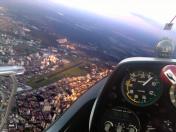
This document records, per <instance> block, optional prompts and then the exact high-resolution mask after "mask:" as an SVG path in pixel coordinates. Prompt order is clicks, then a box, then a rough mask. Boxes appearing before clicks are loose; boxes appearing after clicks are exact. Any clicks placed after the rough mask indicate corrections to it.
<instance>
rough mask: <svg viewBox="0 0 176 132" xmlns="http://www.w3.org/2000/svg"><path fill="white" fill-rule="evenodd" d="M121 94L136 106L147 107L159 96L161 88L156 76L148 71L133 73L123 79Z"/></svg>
mask: <svg viewBox="0 0 176 132" xmlns="http://www.w3.org/2000/svg"><path fill="white" fill-rule="evenodd" d="M122 93H123V96H124V97H125V99H126V100H127V101H128V102H130V103H132V104H133V105H136V106H141V107H144V106H149V105H151V104H153V103H155V102H156V101H157V100H158V99H159V98H160V96H161V93H162V86H161V83H160V80H159V78H158V76H157V75H156V74H154V73H152V72H148V71H134V72H131V73H129V74H127V75H126V76H125V77H124V80H123V83H122Z"/></svg>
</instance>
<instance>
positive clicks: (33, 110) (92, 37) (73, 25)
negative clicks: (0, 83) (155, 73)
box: [0, 0, 161, 132]
mask: <svg viewBox="0 0 176 132" xmlns="http://www.w3.org/2000/svg"><path fill="white" fill-rule="evenodd" d="M9 1H10V2H9ZM40 2H41V1H37V2H36V3H35V2H30V1H27V0H26V2H24V1H21V0H14V1H11V0H7V1H0V65H1V66H6V65H8V66H13V65H18V66H23V67H24V68H25V73H24V75H20V76H18V77H17V79H18V89H17V94H16V96H15V103H14V104H13V108H12V111H11V113H10V115H9V118H8V120H7V123H6V124H5V127H4V131H9V132H16V131H19V132H22V131H25V132H28V131H30V132H31V131H33V132H40V131H43V130H44V129H46V128H47V127H48V126H49V125H50V124H51V123H52V122H54V121H55V120H56V118H58V117H59V116H61V115H62V114H63V113H64V112H65V110H67V109H68V108H69V107H70V105H71V104H72V103H73V102H74V101H75V100H76V99H77V98H78V97H80V96H81V95H82V94H84V93H85V92H86V91H87V90H88V89H89V88H91V87H92V86H93V85H95V84H96V83H97V82H98V81H100V80H102V79H103V78H106V77H107V76H108V75H110V74H111V73H112V71H113V70H114V68H115V67H116V66H117V64H118V62H119V61H120V60H122V59H124V58H127V57H131V56H154V53H153V47H154V44H155V43H157V42H158V41H159V40H160V39H161V34H159V35H158V34H156V33H155V32H152V33H151V30H152V26H151V27H149V28H147V30H146V31H144V30H143V29H142V28H141V27H134V26H133V24H131V25H126V26H125V24H126V23H125V22H123V21H120V20H119V21H118V22H117V21H113V20H109V19H108V20H107V19H105V18H104V17H97V16H94V15H93V14H91V13H90V14H89V13H88V12H85V13H83V12H80V11H78V10H74V9H70V8H67V7H64V6H56V5H52V4H48V3H47V2H43V4H41V3H40ZM133 15H134V17H135V18H137V19H139V18H140V16H138V15H137V14H133ZM86 18H87V19H86ZM140 19H145V18H140ZM143 21H145V20H143ZM143 24H144V26H145V24H146V23H145V22H143ZM136 28H137V30H136ZM129 30H132V31H134V32H129ZM153 30H154V29H153ZM160 30H161V29H160V28H159V29H158V31H160ZM154 31H156V30H154ZM143 34H145V36H146V38H144V37H143ZM149 38H150V39H149ZM127 45H128V46H127ZM141 47H142V48H141ZM129 49H130V53H129V52H127V51H128V50H129ZM6 87H8V86H6Z"/></svg>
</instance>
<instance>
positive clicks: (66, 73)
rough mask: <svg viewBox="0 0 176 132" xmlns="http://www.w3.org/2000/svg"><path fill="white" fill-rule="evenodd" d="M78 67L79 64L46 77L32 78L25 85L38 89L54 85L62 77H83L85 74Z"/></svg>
mask: <svg viewBox="0 0 176 132" xmlns="http://www.w3.org/2000/svg"><path fill="white" fill-rule="evenodd" d="M78 65H80V64H77V65H75V66H71V67H67V68H65V69H62V70H58V71H55V72H53V73H50V74H47V75H43V76H38V77H36V78H32V79H30V80H29V81H28V82H27V84H28V85H29V86H31V87H32V88H39V87H42V86H45V85H48V84H51V83H54V82H56V81H58V80H60V79H62V78H63V77H71V76H77V75H85V74H86V73H87V72H86V71H85V70H84V69H82V68H80V67H79V66H78Z"/></svg>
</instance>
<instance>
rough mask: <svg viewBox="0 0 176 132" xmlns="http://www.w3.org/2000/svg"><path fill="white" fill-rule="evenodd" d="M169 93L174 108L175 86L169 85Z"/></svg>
mask: <svg viewBox="0 0 176 132" xmlns="http://www.w3.org/2000/svg"><path fill="white" fill-rule="evenodd" d="M169 94H170V99H171V102H172V104H173V105H174V106H175V108H176V87H175V86H171V88H170V93H169Z"/></svg>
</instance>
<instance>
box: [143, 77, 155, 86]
mask: <svg viewBox="0 0 176 132" xmlns="http://www.w3.org/2000/svg"><path fill="white" fill-rule="evenodd" d="M152 79H153V77H151V78H149V79H148V80H147V81H146V82H145V83H143V84H142V85H143V86H145V85H146V84H147V83H149V82H150V81H151V80H152Z"/></svg>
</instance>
